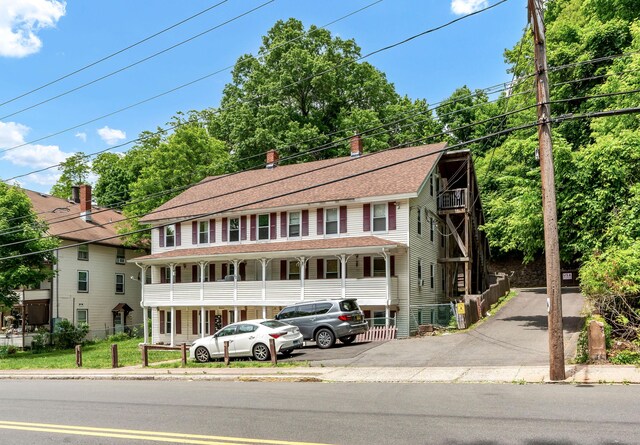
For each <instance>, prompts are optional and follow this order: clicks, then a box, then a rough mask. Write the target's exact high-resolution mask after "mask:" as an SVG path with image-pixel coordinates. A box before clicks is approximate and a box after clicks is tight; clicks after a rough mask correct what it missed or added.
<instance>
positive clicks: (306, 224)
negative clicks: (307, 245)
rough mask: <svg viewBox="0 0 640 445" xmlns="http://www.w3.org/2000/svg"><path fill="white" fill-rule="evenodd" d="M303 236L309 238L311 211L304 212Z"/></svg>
mask: <svg viewBox="0 0 640 445" xmlns="http://www.w3.org/2000/svg"><path fill="white" fill-rule="evenodd" d="M302 236H309V211H308V210H303V211H302Z"/></svg>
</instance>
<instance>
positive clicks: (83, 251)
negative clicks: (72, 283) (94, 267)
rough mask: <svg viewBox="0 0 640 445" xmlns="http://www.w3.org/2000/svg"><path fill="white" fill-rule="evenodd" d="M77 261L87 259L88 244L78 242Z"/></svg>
mask: <svg viewBox="0 0 640 445" xmlns="http://www.w3.org/2000/svg"><path fill="white" fill-rule="evenodd" d="M78 261H89V245H88V244H80V245H79V246H78Z"/></svg>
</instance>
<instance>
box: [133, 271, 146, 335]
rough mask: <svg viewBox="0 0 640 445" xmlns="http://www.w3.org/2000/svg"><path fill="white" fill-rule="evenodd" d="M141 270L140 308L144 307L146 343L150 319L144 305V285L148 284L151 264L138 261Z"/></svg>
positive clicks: (143, 320) (143, 324)
mask: <svg viewBox="0 0 640 445" xmlns="http://www.w3.org/2000/svg"><path fill="white" fill-rule="evenodd" d="M136 266H138V267H139V268H140V270H141V272H140V273H141V275H140V308H141V309H142V332H143V333H144V334H143V340H142V341H143V343H144V344H145V345H146V344H147V343H148V341H149V320H148V317H147V308H146V307H145V305H144V286H145V285H146V284H147V283H146V281H147V269H148V268H149V266H145V265H144V264H143V265H140V264H138V263H136Z"/></svg>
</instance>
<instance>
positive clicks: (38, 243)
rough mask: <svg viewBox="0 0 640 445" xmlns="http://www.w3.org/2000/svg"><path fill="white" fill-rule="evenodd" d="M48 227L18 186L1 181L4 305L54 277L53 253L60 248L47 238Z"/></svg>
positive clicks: (0, 290)
mask: <svg viewBox="0 0 640 445" xmlns="http://www.w3.org/2000/svg"><path fill="white" fill-rule="evenodd" d="M46 231H47V226H46V224H45V223H43V222H42V221H41V220H40V219H39V218H38V217H37V215H36V214H35V213H34V211H33V209H32V207H31V201H30V200H29V198H28V197H27V196H26V195H25V193H24V192H23V191H22V190H20V189H19V188H17V187H13V186H8V185H6V184H5V183H3V182H0V258H8V257H13V256H17V255H23V254H30V255H27V256H23V257H18V258H9V259H4V260H0V306H11V305H13V304H14V303H15V301H16V299H17V295H16V293H15V290H16V289H21V288H29V287H33V286H36V285H38V284H39V283H40V282H42V281H44V280H47V279H49V278H51V277H52V276H53V269H52V267H51V265H52V264H54V262H55V255H54V253H53V252H43V253H40V252H41V251H43V250H48V249H53V248H55V247H57V246H58V241H57V240H56V239H52V238H42V237H44V236H46Z"/></svg>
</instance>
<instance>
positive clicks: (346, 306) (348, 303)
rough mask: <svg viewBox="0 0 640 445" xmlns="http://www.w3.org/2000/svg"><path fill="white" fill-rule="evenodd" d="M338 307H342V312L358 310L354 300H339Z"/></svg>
mask: <svg viewBox="0 0 640 445" xmlns="http://www.w3.org/2000/svg"><path fill="white" fill-rule="evenodd" d="M340 309H342V311H343V312H351V311H358V310H360V308H359V307H358V303H356V300H345V301H341V302H340Z"/></svg>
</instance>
